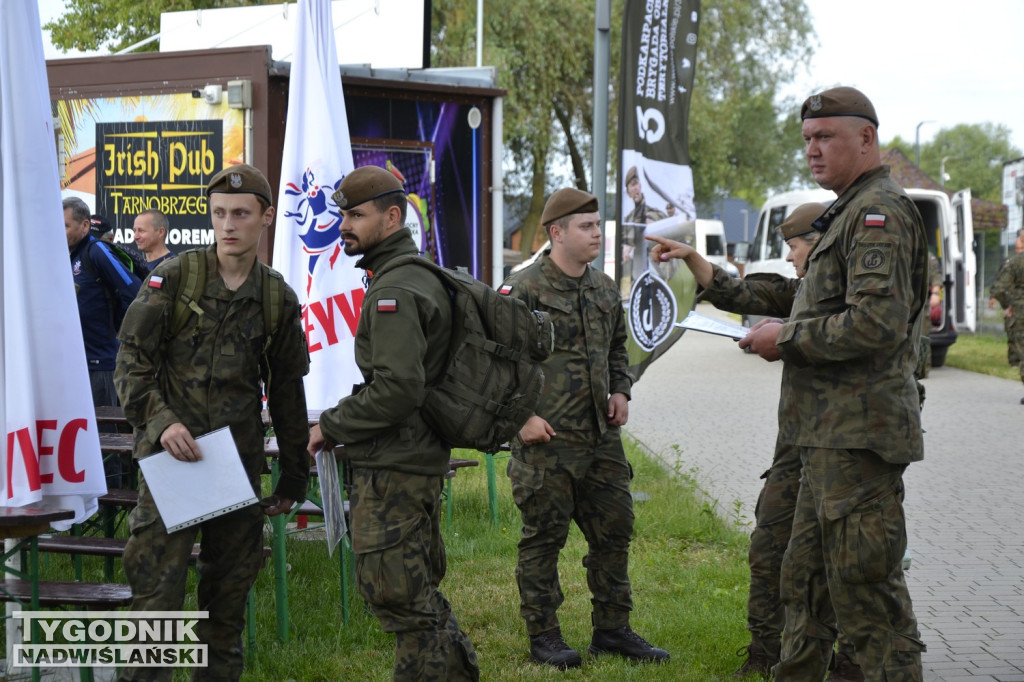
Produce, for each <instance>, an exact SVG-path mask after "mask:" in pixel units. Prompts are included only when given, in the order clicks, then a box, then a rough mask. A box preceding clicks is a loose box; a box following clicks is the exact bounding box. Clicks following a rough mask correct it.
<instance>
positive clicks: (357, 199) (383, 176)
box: [331, 166, 405, 208]
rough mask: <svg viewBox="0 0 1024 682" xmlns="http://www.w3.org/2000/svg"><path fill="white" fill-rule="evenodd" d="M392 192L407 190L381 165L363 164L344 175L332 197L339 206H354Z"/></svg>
mask: <svg viewBox="0 0 1024 682" xmlns="http://www.w3.org/2000/svg"><path fill="white" fill-rule="evenodd" d="M392 192H405V187H403V186H402V181H401V180H399V179H398V178H397V177H395V174H394V173H392V172H391V171H389V170H386V169H384V168H381V167H380V166H362V167H360V168H356V169H355V170H354V171H352V172H351V173H349V174H348V175H346V176H345V177H344V179H343V180H342V181H341V184H340V185H338V190H337V191H336V192H335V193H334V194H332V195H331V198H332V199H334V203H336V204H337V205H338V208H354V207H355V206H358V205H359V204H365V203H366V202H367V201H372V200H374V199H376V198H378V197H382V196H384V195H385V194H391V193H392Z"/></svg>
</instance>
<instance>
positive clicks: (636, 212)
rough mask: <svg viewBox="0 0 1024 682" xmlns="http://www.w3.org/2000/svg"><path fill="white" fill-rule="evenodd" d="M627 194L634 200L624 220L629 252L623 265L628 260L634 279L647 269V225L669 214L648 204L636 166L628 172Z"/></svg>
mask: <svg viewBox="0 0 1024 682" xmlns="http://www.w3.org/2000/svg"><path fill="white" fill-rule="evenodd" d="M626 194H627V195H628V196H629V198H630V199H632V200H633V209H632V210H631V211H630V212H629V213H627V214H626V217H625V218H623V219H622V224H623V227H624V229H623V234H622V245H623V247H624V248H625V249H626V250H628V252H629V253H628V254H627V253H624V254H623V264H624V265H625V262H626V260H627V258H628V260H629V262H630V263H631V264H632V265H630V266H629V267H628V268H625V267H624V268H623V270H624V271H625V270H628V271H629V272H631V273H632V276H633V279H634V280H635V279H636V278H637V277H639V276H640V275H641V274H642V273H643V271H644V270H645V269H646V268H647V259H646V258H644V254H645V253H646V250H645V248H644V247H645V246H646V245H645V243H644V241H643V238H644V230H645V229H646V227H647V225H649V224H651V223H653V222H655V221H657V220H662V219H664V218H667V217H668V216H669V213H666V212H665V211H662V210H659V209H657V208H654V207H653V206H649V205H648V204H647V199H646V198H645V197H644V190H643V188H642V187H641V186H640V175H639V173H637V170H636V166H630V167H629V170H627V171H626ZM666 208H668V209H669V210H670V211H673V212H674V211H675V207H673V206H672V205H671V204H669V206H667V207H666ZM638 250H639V253H638V252H637V251H638Z"/></svg>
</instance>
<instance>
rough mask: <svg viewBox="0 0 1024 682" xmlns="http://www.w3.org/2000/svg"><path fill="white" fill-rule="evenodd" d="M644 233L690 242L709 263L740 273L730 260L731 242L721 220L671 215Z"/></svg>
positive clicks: (653, 224)
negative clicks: (728, 240)
mask: <svg viewBox="0 0 1024 682" xmlns="http://www.w3.org/2000/svg"><path fill="white" fill-rule="evenodd" d="M644 233H645V234H651V235H661V236H664V237H668V238H669V239H675V240H677V241H681V242H683V243H684V244H688V245H690V246H692V247H693V248H694V249H695V250H696V251H697V253H699V254H700V255H702V256H704V258H705V259H707V261H708V262H709V263H713V264H714V265H717V266H719V267H720V268H722V269H723V270H725V271H726V272H728V273H729V274H731V275H738V274H739V271H738V270H737V269H736V266H735V265H733V264H732V263H730V262H729V256H728V254H729V244H728V242H727V241H726V240H725V224H724V223H723V222H722V221H721V220H707V219H704V218H697V219H696V220H686V219H685V217H684V216H669V217H668V218H662V219H661V220H657V221H655V222H653V223H651V224H649V225H648V226H647V229H646V230H645V231H644Z"/></svg>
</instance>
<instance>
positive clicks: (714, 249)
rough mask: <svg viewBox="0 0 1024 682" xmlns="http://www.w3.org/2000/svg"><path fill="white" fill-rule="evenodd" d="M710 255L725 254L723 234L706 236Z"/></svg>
mask: <svg viewBox="0 0 1024 682" xmlns="http://www.w3.org/2000/svg"><path fill="white" fill-rule="evenodd" d="M704 242H705V246H706V247H707V250H708V253H707V255H709V256H724V255H725V248H724V247H723V246H722V235H720V234H709V235H707V236H706V237H705V238H704Z"/></svg>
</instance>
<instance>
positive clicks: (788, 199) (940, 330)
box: [738, 188, 977, 367]
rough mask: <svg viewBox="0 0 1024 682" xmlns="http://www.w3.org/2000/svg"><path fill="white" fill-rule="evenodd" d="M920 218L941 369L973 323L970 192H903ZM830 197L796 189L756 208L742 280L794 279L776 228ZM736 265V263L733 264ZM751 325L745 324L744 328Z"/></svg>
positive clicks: (934, 356) (935, 346) (935, 357)
mask: <svg viewBox="0 0 1024 682" xmlns="http://www.w3.org/2000/svg"><path fill="white" fill-rule="evenodd" d="M905 191H906V193H907V195H909V196H910V198H911V199H913V201H914V204H915V205H916V206H917V210H918V211H920V213H921V217H922V218H923V219H924V226H925V231H926V232H927V234H928V250H929V251H930V252H931V253H932V255H934V256H936V258H937V259H938V263H939V269H940V273H941V281H942V289H943V294H942V305H941V310H939V311H937V312H938V316H937V319H936V320H935V321H934V322H933V324H932V331H931V344H932V366H933V367H941V366H942V365H943V364H944V363H945V361H946V352H947V351H948V350H949V347H950V346H951V345H953V343H955V342H956V336H957V330H958V329H959V330H965V331H971V332H973V331H974V330H975V327H976V323H977V310H976V307H977V301H976V298H975V292H974V287H975V284H974V280H975V277H976V275H977V260H976V258H975V254H974V223H973V221H972V218H971V190H969V189H965V190H963V191H960V192H957V193H956V194H954V195H953V197H952V198H950V197H949V196H948V195H947V194H946V193H945V192H941V191H938V190H930V189H916V188H905ZM835 198H836V195H835V193H834V192H831V191H829V190H825V189H820V188H819V189H808V190H797V191H794V192H785V193H783V194H778V195H776V196H774V197H771V198H769V199H768V201H766V202H765V203H764V206H763V207H762V208H761V213H760V216H759V217H758V220H757V232H756V233H755V234H754V240H753V241H752V242H750V244H749V245H748V246H747V253H746V258H745V265H744V270H743V272H744V275H748V274H751V273H755V272H774V273H778V274H780V275H783V276H785V277H795V276H796V271H795V270H794V269H793V265H792V264H791V263H788V262H786V254H787V253H788V251H789V247H788V246H786V242H785V241H784V240H783V239H782V234H781V233H780V232H779V229H778V228H779V225H780V224H782V221H783V220H785V219H786V217H787V216H788V215H789V214H790V213H792V211H793V209H795V208H796V207H797V206H799V205H801V204H806V203H810V202H815V201H816V202H820V203H823V204H825V205H828V204H830V203H832V202H833V201H835ZM738 260H739V259H738ZM752 321H753V320H749V319H746V318H745V319H744V322H745V323H748V322H752Z"/></svg>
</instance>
